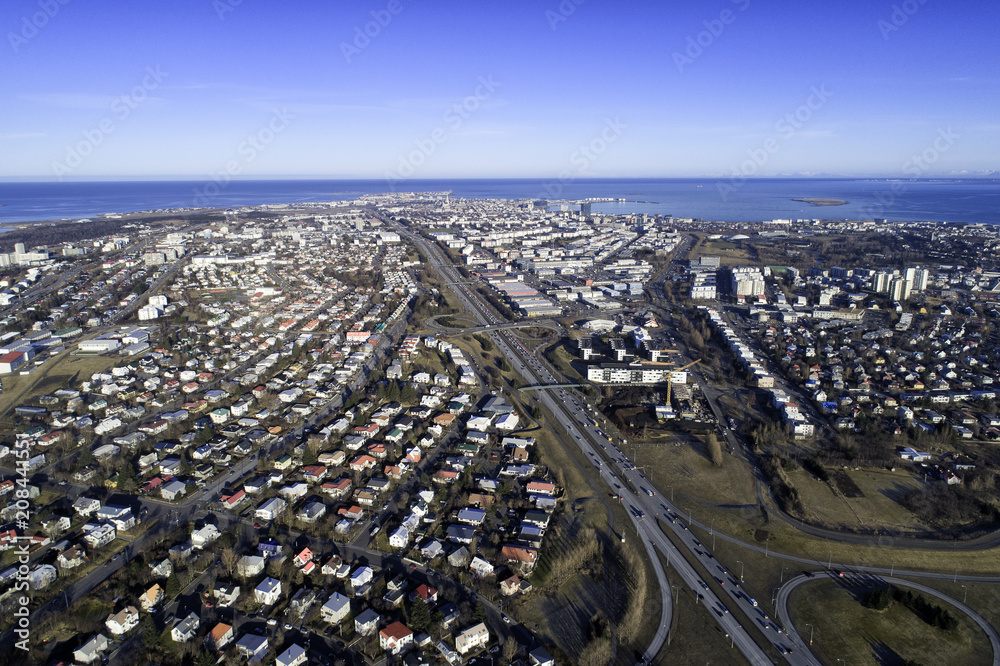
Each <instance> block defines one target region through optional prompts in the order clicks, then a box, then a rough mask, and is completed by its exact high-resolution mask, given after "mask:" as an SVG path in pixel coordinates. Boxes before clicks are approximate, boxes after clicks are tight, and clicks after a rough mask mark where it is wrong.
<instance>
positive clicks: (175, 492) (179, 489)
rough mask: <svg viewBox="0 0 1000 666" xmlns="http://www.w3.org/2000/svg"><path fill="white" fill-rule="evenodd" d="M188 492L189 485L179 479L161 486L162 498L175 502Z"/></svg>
mask: <svg viewBox="0 0 1000 666" xmlns="http://www.w3.org/2000/svg"><path fill="white" fill-rule="evenodd" d="M186 492H187V484H185V483H184V482H183V481H178V480H177V479H171V480H170V481H167V482H166V483H164V484H163V485H162V486H160V497H162V498H163V499H165V500H167V501H168V502H173V501H174V500H175V499H177V498H178V497H180V496H181V495H183V494H184V493H186Z"/></svg>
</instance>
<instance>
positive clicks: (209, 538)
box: [191, 523, 220, 550]
mask: <svg viewBox="0 0 1000 666" xmlns="http://www.w3.org/2000/svg"><path fill="white" fill-rule="evenodd" d="M219 535H220V533H219V528H217V527H216V526H215V525H213V524H211V523H207V524H206V525H205V526H204V527H202V528H200V529H197V530H195V531H194V532H192V533H191V546H192V547H193V548H195V549H196V550H201V549H203V548H204V547H205V546H207V545H208V544H210V543H212V542H213V541H215V540H216V539H218V538H219Z"/></svg>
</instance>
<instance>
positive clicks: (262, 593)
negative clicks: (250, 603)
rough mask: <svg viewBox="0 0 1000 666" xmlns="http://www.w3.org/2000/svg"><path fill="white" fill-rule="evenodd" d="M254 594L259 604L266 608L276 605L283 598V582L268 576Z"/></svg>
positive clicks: (255, 589)
mask: <svg viewBox="0 0 1000 666" xmlns="http://www.w3.org/2000/svg"><path fill="white" fill-rule="evenodd" d="M253 594H254V598H255V599H256V600H257V601H258V602H260V603H262V604H264V605H266V606H270V605H272V604H275V603H277V601H278V598H279V597H280V596H281V581H280V580H278V579H277V578H271V577H270V576H268V577H267V578H265V579H264V580H262V581H261V582H260V584H259V585H258V586H257V587H255V588H254V590H253Z"/></svg>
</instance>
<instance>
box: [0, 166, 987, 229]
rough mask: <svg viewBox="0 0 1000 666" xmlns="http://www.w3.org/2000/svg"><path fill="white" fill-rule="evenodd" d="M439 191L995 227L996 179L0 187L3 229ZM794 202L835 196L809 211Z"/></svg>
mask: <svg viewBox="0 0 1000 666" xmlns="http://www.w3.org/2000/svg"><path fill="white" fill-rule="evenodd" d="M393 189H395V190H396V191H411V192H427V191H436V192H440V191H445V190H450V191H451V192H452V196H453V197H456V198H458V197H464V198H498V199H527V198H533V199H553V200H557V199H566V200H580V199H587V198H611V199H624V200H625V201H615V202H597V203H594V204H593V210H595V211H599V212H604V213H650V214H669V215H673V216H675V217H690V218H701V219H704V220H714V221H730V222H760V221H765V220H772V219H803V218H805V219H811V218H823V219H874V218H886V219H889V220H893V221H929V222H961V223H985V224H1000V180H915V181H901V180H897V181H893V180H864V179H802V178H799V179H788V178H775V179H754V180H747V181H746V182H744V183H742V184H737V183H734V182H732V181H730V180H728V179H704V178H702V179H695V178H672V179H576V180H571V181H567V182H561V181H559V180H555V179H549V180H546V179H447V180H406V181H403V182H402V183H396V184H395V185H394V187H393V186H390V185H389V184H388V183H387V182H386V181H385V180H236V181H231V182H229V183H226V184H224V185H219V186H215V184H212V183H206V182H204V181H102V182H63V183H56V182H36V183H31V182H26V183H16V182H7V183H0V225H2V224H10V223H15V222H25V221H35V220H58V219H80V218H87V217H94V216H97V215H100V214H101V213H128V212H135V211H140V210H157V209H164V208H192V207H213V208H215V207H217V208H226V207H231V206H241V205H257V204H280V203H306V202H317V201H334V200H349V199H354V198H356V197H357V196H359V195H361V194H378V193H383V192H390V191H393ZM798 198H811V199H840V200H844V201H846V202H847V203H846V204H844V205H841V206H822V207H820V206H813V205H810V204H808V203H805V202H801V201H794V199H798Z"/></svg>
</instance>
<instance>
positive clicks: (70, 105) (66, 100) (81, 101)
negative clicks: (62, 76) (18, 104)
mask: <svg viewBox="0 0 1000 666" xmlns="http://www.w3.org/2000/svg"><path fill="white" fill-rule="evenodd" d="M19 97H20V99H22V100H24V101H26V102H32V103H34V104H40V105H42V106H51V107H56V108H60V109H106V108H108V106H109V105H110V104H111V102H112V101H113V100H114V99H115V98H114V96H113V95H94V94H91V93H32V94H27V95H20V96H19Z"/></svg>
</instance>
